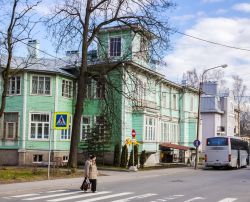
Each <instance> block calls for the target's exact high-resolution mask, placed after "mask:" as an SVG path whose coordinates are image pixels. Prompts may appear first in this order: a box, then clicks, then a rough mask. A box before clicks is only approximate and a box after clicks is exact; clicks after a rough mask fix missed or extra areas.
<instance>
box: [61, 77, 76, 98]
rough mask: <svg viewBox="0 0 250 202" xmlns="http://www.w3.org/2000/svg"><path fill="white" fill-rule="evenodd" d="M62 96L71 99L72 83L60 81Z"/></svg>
mask: <svg viewBox="0 0 250 202" xmlns="http://www.w3.org/2000/svg"><path fill="white" fill-rule="evenodd" d="M62 96H63V97H67V98H72V96H73V82H72V81H68V80H62Z"/></svg>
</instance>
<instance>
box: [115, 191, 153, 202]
mask: <svg viewBox="0 0 250 202" xmlns="http://www.w3.org/2000/svg"><path fill="white" fill-rule="evenodd" d="M155 195H157V194H151V193H148V194H144V195H138V196H132V197H129V198H124V199H119V200H116V201H111V202H127V201H130V200H131V199H141V198H147V197H150V196H155Z"/></svg>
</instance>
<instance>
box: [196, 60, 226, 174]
mask: <svg viewBox="0 0 250 202" xmlns="http://www.w3.org/2000/svg"><path fill="white" fill-rule="evenodd" d="M226 67H227V65H226V64H224V65H219V66H216V67H212V68H208V69H205V70H204V71H203V73H202V76H201V82H199V88H198V95H199V98H198V116H197V131H196V132H197V133H196V140H199V133H200V108H201V94H202V89H201V85H202V84H203V79H204V75H205V74H206V73H207V72H208V71H210V70H212V69H217V68H226ZM198 147H199V146H196V148H195V165H194V169H195V170H196V169H197V166H198V158H199V157H198V153H199V150H198Z"/></svg>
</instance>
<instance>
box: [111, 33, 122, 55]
mask: <svg viewBox="0 0 250 202" xmlns="http://www.w3.org/2000/svg"><path fill="white" fill-rule="evenodd" d="M119 37H120V38H121V55H119V56H111V55H110V39H111V38H119ZM122 43H123V37H122V34H117V35H112V36H110V35H109V36H108V57H110V58H114V59H117V58H118V59H119V58H120V57H122V56H123V50H122V48H123V47H122Z"/></svg>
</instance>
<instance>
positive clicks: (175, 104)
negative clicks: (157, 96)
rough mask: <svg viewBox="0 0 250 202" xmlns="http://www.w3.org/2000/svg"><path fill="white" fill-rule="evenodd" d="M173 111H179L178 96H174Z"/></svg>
mask: <svg viewBox="0 0 250 202" xmlns="http://www.w3.org/2000/svg"><path fill="white" fill-rule="evenodd" d="M173 109H175V110H176V109H177V96H176V95H173Z"/></svg>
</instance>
